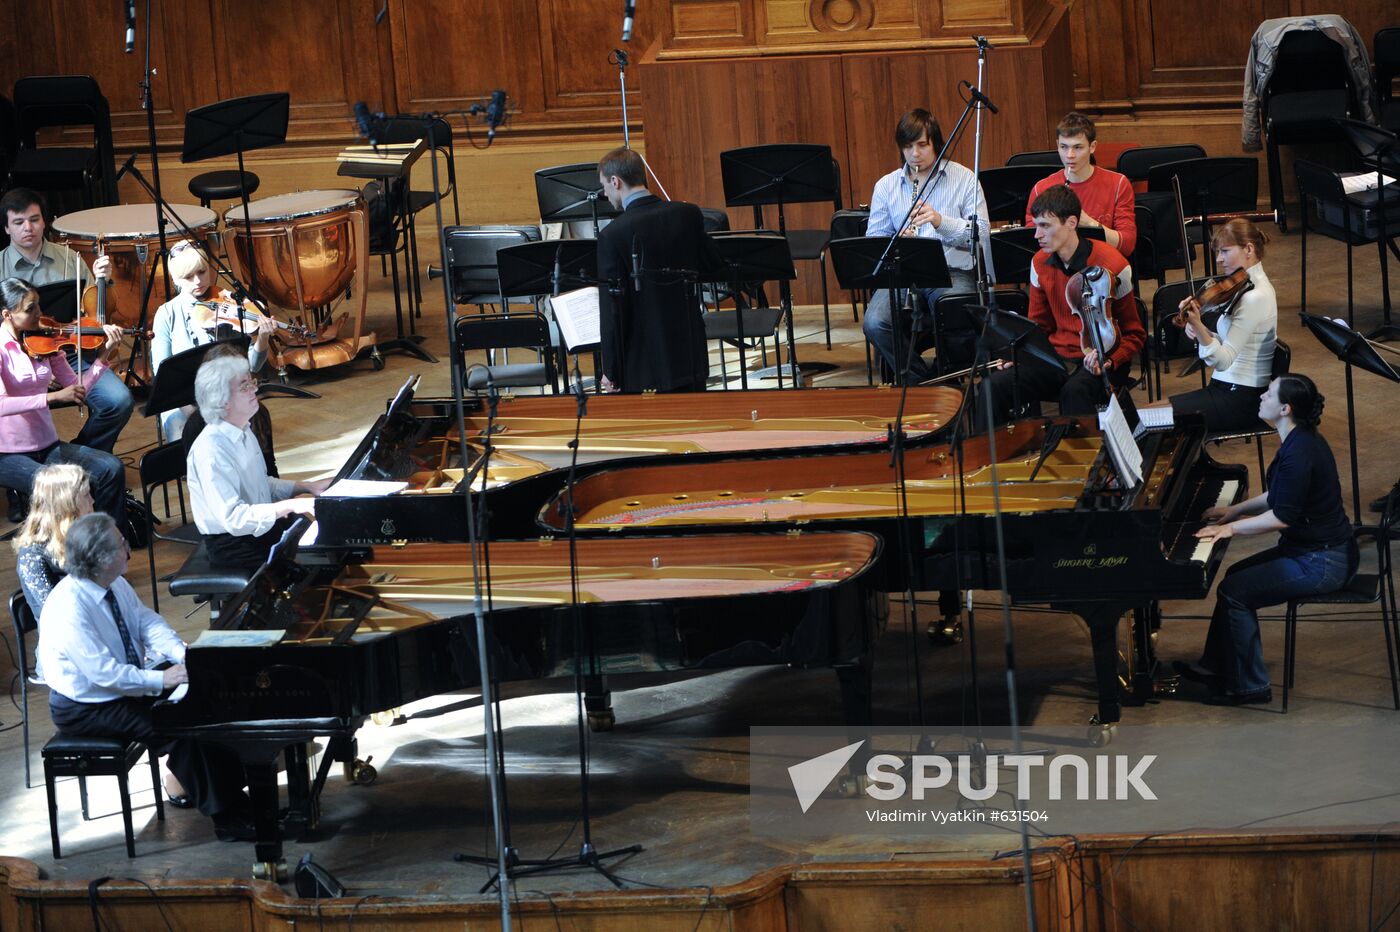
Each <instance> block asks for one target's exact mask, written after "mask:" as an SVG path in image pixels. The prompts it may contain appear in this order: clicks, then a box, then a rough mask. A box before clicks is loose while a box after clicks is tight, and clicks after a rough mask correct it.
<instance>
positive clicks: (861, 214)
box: [831, 208, 870, 239]
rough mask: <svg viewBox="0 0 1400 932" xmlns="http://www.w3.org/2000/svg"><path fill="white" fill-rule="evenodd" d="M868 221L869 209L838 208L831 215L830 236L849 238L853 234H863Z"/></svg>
mask: <svg viewBox="0 0 1400 932" xmlns="http://www.w3.org/2000/svg"><path fill="white" fill-rule="evenodd" d="M869 223H870V211H869V210H858V209H856V208H847V209H846V210H838V211H837V212H836V213H834V214H832V215H831V238H832V239H850V238H851V237H853V236H864V235H865V228H866V226H867V225H868V224H869Z"/></svg>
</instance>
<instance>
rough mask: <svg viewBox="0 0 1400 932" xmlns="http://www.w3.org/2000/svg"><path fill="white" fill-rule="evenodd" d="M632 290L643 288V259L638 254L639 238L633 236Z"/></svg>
mask: <svg viewBox="0 0 1400 932" xmlns="http://www.w3.org/2000/svg"><path fill="white" fill-rule="evenodd" d="M632 290H633V291H641V290H642V260H641V257H640V256H638V255H637V238H636V237H635V236H634V237H632Z"/></svg>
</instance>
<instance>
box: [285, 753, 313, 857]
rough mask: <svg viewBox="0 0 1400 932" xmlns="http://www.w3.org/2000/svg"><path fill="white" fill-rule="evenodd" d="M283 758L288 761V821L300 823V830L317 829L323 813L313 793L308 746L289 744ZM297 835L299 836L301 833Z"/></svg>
mask: <svg viewBox="0 0 1400 932" xmlns="http://www.w3.org/2000/svg"><path fill="white" fill-rule="evenodd" d="M283 756H284V757H285V758H286V760H287V821H288V823H289V824H290V823H293V822H299V823H300V829H305V830H312V829H315V828H316V825H317V823H318V822H320V820H321V813H320V805H319V801H318V800H317V798H316V794H315V793H313V792H312V787H311V766H310V763H309V760H308V758H307V756H306V745H305V744H302V743H297V744H289V745H287V748H286V750H285V751H284V752H283ZM297 834H298V836H299V835H300V831H298V832H297Z"/></svg>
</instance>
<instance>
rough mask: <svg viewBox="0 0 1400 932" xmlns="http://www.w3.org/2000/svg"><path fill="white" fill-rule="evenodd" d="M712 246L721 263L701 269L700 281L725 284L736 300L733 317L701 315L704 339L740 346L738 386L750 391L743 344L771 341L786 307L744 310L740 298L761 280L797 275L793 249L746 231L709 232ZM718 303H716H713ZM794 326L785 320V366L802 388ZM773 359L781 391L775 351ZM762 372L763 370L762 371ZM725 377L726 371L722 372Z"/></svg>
mask: <svg viewBox="0 0 1400 932" xmlns="http://www.w3.org/2000/svg"><path fill="white" fill-rule="evenodd" d="M708 235H709V238H710V243H711V244H712V245H713V246H714V250H715V255H716V256H718V257H719V259H720V260H721V264H720V265H719V266H717V267H715V268H713V269H704V270H701V275H702V277H703V278H710V277H711V276H714V283H724V284H727V285H728V286H729V292H730V295H731V296H732V297H733V298H734V313H733V316H732V317H731V316H730V314H729V313H728V312H724V311H719V310H715V311H714V312H712V313H709V314H706V315H705V336H706V337H707V338H709V339H712V340H733V341H734V343H735V345H736V346H738V348H739V384H740V386H741V387H742V388H745V389H747V388H748V387H749V367H748V357H747V355H746V354H747V350H748V345H747V344H746V343H745V342H744V341H745V339H746V338H748V337H764V338H766V337H769V336H772V335H773V334H774V332H775V331H776V330H777V329H778V324H779V322H780V321H781V320H782V317H783V312H784V309H783V308H782V307H779V308H776V309H775V308H771V307H756V308H749V309H747V310H745V308H744V303H745V298H744V296H743V286H744V285H746V284H758V283H762V282H771V281H780V282H783V283H787V282H790V281H792V280H793V279H794V278H796V277H797V271H796V270H795V269H794V268H793V265H792V251H791V249H789V248H788V241H787V239H786V238H785V237H783V236H780V235H778V234H776V233H772V232H769V231H767V230H752V231H744V232H737V233H734V232H728V231H726V232H723V233H710V234H708ZM716 303H717V304H718V302H716ZM791 334H792V324H791V317H790V316H789V322H788V367H789V369H790V371H791V373H792V380H793V384H794V387H795V386H796V385H798V384H800V382H801V379H802V372H801V370H799V369H798V367H797V362H796V358H797V357H796V355H795V349H794V346H793V341H792V335H791ZM774 355H775V356H778V359H777V365H776V366H775V367H774V369H776V375H777V378H778V387H779V388H782V387H783V360H782V357H781V355H779V354H778V352H777V349H776V347H775V349H774ZM720 366H721V371H722V372H724V369H723V367H724V353H723V350H721V352H720ZM765 373H766V370H765ZM765 373H760V375H759V378H763V377H765ZM725 376H726V378H727V372H726V373H725Z"/></svg>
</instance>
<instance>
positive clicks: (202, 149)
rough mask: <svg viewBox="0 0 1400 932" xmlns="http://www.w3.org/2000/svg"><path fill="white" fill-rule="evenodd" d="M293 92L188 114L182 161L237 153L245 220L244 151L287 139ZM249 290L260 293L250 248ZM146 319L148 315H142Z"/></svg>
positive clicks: (245, 99) (214, 105)
mask: <svg viewBox="0 0 1400 932" xmlns="http://www.w3.org/2000/svg"><path fill="white" fill-rule="evenodd" d="M291 100H292V95H291V94H289V93H286V92H285V91H284V92H281V93H277V94H254V95H252V96H250V97H234V98H231V99H229V100H220V101H217V102H215V103H212V104H206V105H205V106H203V107H196V108H195V109H193V110H191V111H189V112H188V113H186V114H185V144H184V147H183V148H182V149H181V150H180V161H181V162H202V161H204V160H205V159H213V158H218V157H219V156H221V155H236V156H238V199H239V202H240V203H242V205H243V223H244V225H245V226H247V225H250V224H251V223H252V221H251V219H250V218H249V214H248V189H247V186H246V185H245V184H244V183H243V174H244V173H243V154H244V153H245V152H252V151H253V150H254V149H266V148H267V147H269V146H280V145H282V144H283V143H285V142H286V141H287V122H288V119H289V117H290V114H291ZM248 291H249V293H250V294H252V296H253V298H254V299H257V298H258V297H259V295H258V258H257V254H256V250H253V249H249V250H248ZM142 320H143V321H144V320H145V317H144V316H143V317H142Z"/></svg>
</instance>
